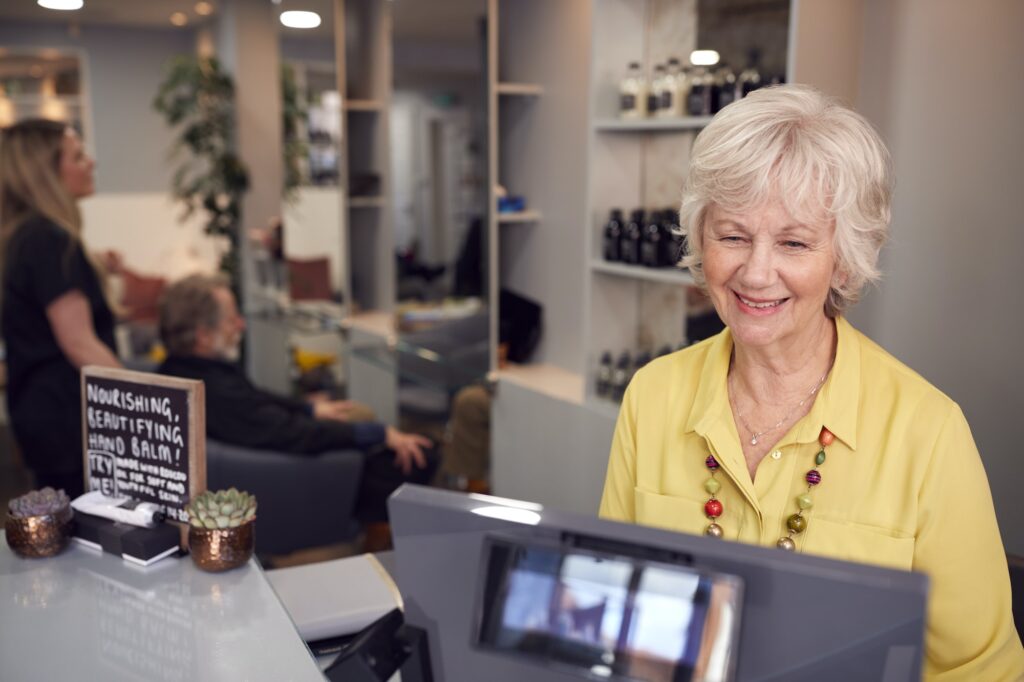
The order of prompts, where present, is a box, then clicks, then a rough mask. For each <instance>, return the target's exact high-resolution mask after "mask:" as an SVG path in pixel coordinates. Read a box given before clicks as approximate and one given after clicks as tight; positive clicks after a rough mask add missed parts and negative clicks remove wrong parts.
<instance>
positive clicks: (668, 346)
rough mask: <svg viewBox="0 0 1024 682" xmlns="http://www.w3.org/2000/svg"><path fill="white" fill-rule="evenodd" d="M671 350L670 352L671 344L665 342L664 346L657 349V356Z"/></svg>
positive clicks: (667, 353)
mask: <svg viewBox="0 0 1024 682" xmlns="http://www.w3.org/2000/svg"><path fill="white" fill-rule="evenodd" d="M671 352H672V346H670V345H668V344H665V345H664V346H662V347H661V350H659V351H658V355H657V357H659V358H660V357H661V356H663V355H669V354H670V353H671Z"/></svg>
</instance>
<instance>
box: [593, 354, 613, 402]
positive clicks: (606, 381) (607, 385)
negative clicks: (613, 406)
mask: <svg viewBox="0 0 1024 682" xmlns="http://www.w3.org/2000/svg"><path fill="white" fill-rule="evenodd" d="M613 372H614V368H613V367H612V354H611V353H610V352H608V351H605V352H604V353H602V354H601V362H600V364H599V365H598V366H597V386H596V388H597V394H598V395H599V396H601V397H602V398H604V397H607V396H608V395H610V394H611V391H612V373H613Z"/></svg>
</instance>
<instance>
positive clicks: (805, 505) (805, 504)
mask: <svg viewBox="0 0 1024 682" xmlns="http://www.w3.org/2000/svg"><path fill="white" fill-rule="evenodd" d="M796 505H797V506H798V507H800V508H801V509H810V508H811V507H813V506H814V500H812V499H811V496H810V495H808V494H807V493H804V494H803V495H797V496H796Z"/></svg>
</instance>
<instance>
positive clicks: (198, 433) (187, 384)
mask: <svg viewBox="0 0 1024 682" xmlns="http://www.w3.org/2000/svg"><path fill="white" fill-rule="evenodd" d="M90 378H96V379H110V380H114V381H123V382H126V383H129V384H138V385H140V386H159V387H162V388H169V389H175V390H180V391H184V392H185V394H186V399H187V402H188V409H187V416H186V418H187V420H188V440H187V442H185V454H186V456H187V457H188V499H189V500H191V499H193V498H194V497H195V496H196V495H198V494H199V493H201V492H203V491H204V490H206V387H205V386H204V384H203V382H202V381H197V380H194V379H181V378H178V377H169V376H164V375H162V374H150V373H147V372H136V371H133V370H128V369H118V368H112V367H99V366H96V365H88V366H86V367H83V368H82V371H81V384H80V385H81V401H82V463H83V467H84V469H85V471H84V473H83V478H84V481H83V483H84V485H85V489H86V490H88V489H89V442H88V426H89V422H88V418H87V412H86V410H87V409H88V400H87V395H86V382H87V380H88V379H90ZM186 503H187V501H186ZM169 521H170V522H171V523H175V524H177V525H178V526H179V528H180V529H181V535H182V547H185V544H186V543H185V538H186V537H187V534H188V524H187V523H185V522H181V521H178V520H171V519H169Z"/></svg>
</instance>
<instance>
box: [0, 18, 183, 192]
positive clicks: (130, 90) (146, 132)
mask: <svg viewBox="0 0 1024 682" xmlns="http://www.w3.org/2000/svg"><path fill="white" fill-rule="evenodd" d="M194 43H195V36H194V34H193V32H192V31H190V30H181V29H170V28H168V29H142V28H122V27H115V26H96V25H86V26H81V28H80V30H79V33H78V36H77V37H72V36H70V35H69V34H68V31H67V29H66V28H65V27H64V26H61V25H54V24H41V23H28V22H11V21H6V22H4V23H3V24H0V46H3V47H7V48H16V47H30V48H46V47H49V48H57V49H68V48H74V49H77V50H80V51H81V52H82V53H83V54H84V56H85V63H86V82H85V85H86V88H87V90H88V104H89V107H90V108H91V111H90V116H91V121H92V131H91V132H92V133H93V134H94V135H95V139H93V140H91V141H87V142H89V144H90V146H91V148H92V149H93V150H94V153H95V155H96V161H97V164H98V165H97V169H96V191H97V192H153V191H164V190H167V189H168V188H169V187H170V172H169V170H168V169H169V166H168V164H167V151H168V149H170V146H171V142H172V136H171V133H170V131H169V130H168V128H167V126H166V125H165V124H164V122H163V120H162V119H161V118H160V116H159V115H158V114H157V113H156V112H154V111H153V108H152V106H151V102H152V100H153V95H155V94H156V89H157V86H158V85H159V83H160V81H161V80H162V79H163V73H164V64H165V63H166V62H167V60H168V59H170V58H171V57H173V56H174V55H176V54H182V53H189V52H192V51H194ZM88 132H90V131H86V133H88Z"/></svg>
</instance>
